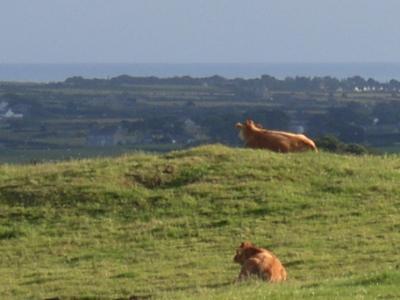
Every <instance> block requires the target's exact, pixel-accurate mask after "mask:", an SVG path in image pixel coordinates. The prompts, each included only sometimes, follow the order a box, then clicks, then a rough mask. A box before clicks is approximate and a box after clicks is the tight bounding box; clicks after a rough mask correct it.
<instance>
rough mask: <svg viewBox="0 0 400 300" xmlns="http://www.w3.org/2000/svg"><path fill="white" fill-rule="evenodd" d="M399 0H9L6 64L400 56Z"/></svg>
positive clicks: (0, 56)
mask: <svg viewBox="0 0 400 300" xmlns="http://www.w3.org/2000/svg"><path fill="white" fill-rule="evenodd" d="M399 14H400V1H399V0H381V1H376V0H301V1H300V0H274V1H270V0H247V1H246V0H240V1H238V0H114V1H111V0H35V1H33V0H0V63H293V62H294V63H296V62H298V63H300V62H301V63H322V62H332V63H335V62H400V18H399Z"/></svg>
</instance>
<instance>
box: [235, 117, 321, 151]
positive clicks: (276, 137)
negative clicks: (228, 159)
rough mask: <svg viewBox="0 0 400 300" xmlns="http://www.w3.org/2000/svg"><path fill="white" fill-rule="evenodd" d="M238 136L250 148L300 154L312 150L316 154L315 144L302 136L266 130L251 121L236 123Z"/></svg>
mask: <svg viewBox="0 0 400 300" xmlns="http://www.w3.org/2000/svg"><path fill="white" fill-rule="evenodd" d="M236 128H239V129H240V132H239V136H240V138H241V139H242V140H244V142H245V144H246V146H248V147H250V148H258V149H269V150H272V151H275V152H283V153H287V152H301V151H307V150H313V151H315V152H318V150H317V147H316V146H315V143H314V142H313V141H312V140H310V139H309V138H307V137H306V136H305V135H303V134H294V133H290V132H284V131H275V130H268V129H264V128H262V127H261V125H256V124H255V123H254V122H253V121H252V120H247V121H246V123H244V124H242V123H237V124H236Z"/></svg>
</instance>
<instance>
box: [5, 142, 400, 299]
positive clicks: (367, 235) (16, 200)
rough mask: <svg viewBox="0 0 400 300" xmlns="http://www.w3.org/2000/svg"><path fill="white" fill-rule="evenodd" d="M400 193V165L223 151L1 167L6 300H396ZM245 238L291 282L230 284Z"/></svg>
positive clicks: (380, 159) (384, 160)
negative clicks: (270, 256)
mask: <svg viewBox="0 0 400 300" xmlns="http://www.w3.org/2000/svg"><path fill="white" fill-rule="evenodd" d="M399 182H400V159H399V157H398V156H363V157H355V156H343V155H334V154H327V153H320V154H315V153H305V154H289V155H283V154H277V153H271V152H267V151H261V150H245V149H234V148H227V147H224V146H220V145H211V146H203V147H198V148H193V149H190V150H186V151H178V152H171V153H167V154H164V155H153V154H145V153H135V154H131V155H126V156H122V157H119V158H115V159H93V160H80V161H72V162H65V163H56V164H40V165H36V166H9V165H3V166H1V167H0V253H1V259H0V298H1V299H7V298H16V299H18V298H22V299H27V298H33V299H43V298H48V297H59V298H61V299H70V298H74V299H81V298H84V299H118V298H120V299H128V298H129V297H132V296H136V299H140V297H144V298H146V297H147V298H148V297H153V298H157V299H158V298H162V299H190V298H193V299H263V298H268V299H294V298H296V299H310V298H313V299H355V298H357V297H358V299H377V298H398V297H400V291H399V290H398V288H397V286H398V285H399V284H400V264H399V261H400V251H399V250H398V243H399V240H400V217H399V212H400V184H399ZM243 240H251V241H253V242H254V243H256V244H257V245H260V246H263V247H267V248H269V249H271V250H272V251H273V252H275V253H276V254H277V255H278V256H279V258H280V259H281V260H282V262H283V263H284V265H285V266H286V267H287V270H288V274H289V281H288V282H287V283H284V284H280V285H272V286H271V285H268V284H265V283H262V282H260V281H257V280H254V281H250V282H246V283H242V284H233V283H232V282H233V280H234V279H235V278H236V276H237V274H238V272H239V266H238V265H235V264H234V263H233V262H232V257H233V255H234V252H235V248H236V247H237V246H238V245H239V243H240V242H241V241H243ZM132 298H133V297H132Z"/></svg>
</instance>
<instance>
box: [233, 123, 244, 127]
mask: <svg viewBox="0 0 400 300" xmlns="http://www.w3.org/2000/svg"><path fill="white" fill-rule="evenodd" d="M235 127H236V128H243V124H242V123H240V122H237V123H236V125H235Z"/></svg>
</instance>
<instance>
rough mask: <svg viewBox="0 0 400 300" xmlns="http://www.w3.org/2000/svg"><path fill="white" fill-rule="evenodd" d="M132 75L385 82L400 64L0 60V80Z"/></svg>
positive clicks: (397, 75) (396, 73) (396, 74)
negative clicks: (362, 79) (33, 62)
mask: <svg viewBox="0 0 400 300" xmlns="http://www.w3.org/2000/svg"><path fill="white" fill-rule="evenodd" d="M123 74H125V75H131V76H157V77H173V76H186V75H187V76H192V77H206V76H213V75H219V76H223V77H226V78H236V77H241V78H257V77H260V76H261V75H264V74H265V75H271V76H274V77H277V78H285V77H287V76H291V77H293V76H307V77H313V76H332V77H336V78H346V77H351V76H355V75H359V76H361V77H364V78H365V79H368V78H373V79H375V80H378V81H381V82H386V81H389V80H390V79H397V80H400V63H259V64H258V63H250V64H247V63H233V64H227V63H220V64H218V63H216V64H203V63H201V64H200V63H199V64H147V63H146V64H132V63H126V64H124V63H118V64H114V63H82V64H81V63H79V64H77V63H76V64H75V63H74V64H4V63H0V81H34V82H50V81H63V80H65V79H66V78H68V77H72V76H82V77H85V78H111V77H115V76H119V75H123Z"/></svg>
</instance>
